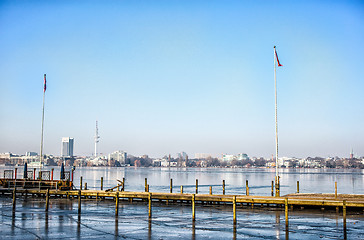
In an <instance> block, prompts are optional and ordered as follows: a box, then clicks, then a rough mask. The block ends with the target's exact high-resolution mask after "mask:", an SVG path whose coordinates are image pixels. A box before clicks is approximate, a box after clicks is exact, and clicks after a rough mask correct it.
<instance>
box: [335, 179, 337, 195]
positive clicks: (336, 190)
mask: <svg viewBox="0 0 364 240" xmlns="http://www.w3.org/2000/svg"><path fill="white" fill-rule="evenodd" d="M335 198H337V182H335Z"/></svg>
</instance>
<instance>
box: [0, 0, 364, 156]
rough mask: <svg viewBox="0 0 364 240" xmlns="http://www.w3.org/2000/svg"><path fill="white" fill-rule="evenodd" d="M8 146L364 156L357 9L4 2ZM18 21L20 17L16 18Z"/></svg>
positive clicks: (362, 29) (362, 26)
mask: <svg viewBox="0 0 364 240" xmlns="http://www.w3.org/2000/svg"><path fill="white" fill-rule="evenodd" d="M0 6H1V7H0V16H1V17H0V33H1V34H0V52H1V54H2V56H3V57H2V58H1V59H0V79H1V82H0V88H1V89H2V94H1V95H0V122H1V124H0V132H1V137H0V152H14V153H25V152H39V146H40V138H41V137H40V136H41V114H42V112H41V110H42V92H43V74H47V91H46V96H45V122H44V148H43V152H44V153H45V154H52V153H53V154H54V153H58V152H59V143H60V139H61V138H62V137H64V136H72V137H73V138H74V139H76V142H75V146H74V155H92V153H93V152H94V147H95V143H94V142H95V121H98V125H99V135H100V142H99V143H98V151H99V152H101V153H104V154H107V153H112V152H114V151H116V150H124V151H127V152H128V153H129V152H130V153H131V154H133V155H142V154H149V155H150V156H152V157H160V156H163V155H166V154H169V153H172V154H174V153H178V152H182V151H184V152H186V153H187V154H188V155H189V156H194V154H195V153H209V154H212V155H221V154H222V153H232V154H237V153H241V152H244V153H248V155H249V156H257V157H260V156H262V157H266V158H269V157H270V156H271V155H272V154H274V153H275V138H274V133H275V132H274V131H275V130H274V78H273V59H274V56H273V46H274V45H276V46H277V52H278V54H279V60H280V62H281V64H282V65H283V67H281V68H279V69H277V81H278V129H279V146H280V147H279V156H289V157H308V156H311V157H313V156H322V157H327V156H340V157H345V156H349V154H350V151H351V149H354V153H355V154H356V155H358V156H364V141H363V139H362V138H363V137H362V136H364V126H363V122H364V111H363V110H364V107H363V103H364V95H363V92H364V91H363V90H364V81H363V79H364V69H363V68H362V65H363V63H364V46H363V45H362V43H363V42H364V14H363V12H364V4H363V3H361V2H359V1H346V2H340V1H333V2H325V1H319V2H317V1H304V2H295V3H292V2H289V1H279V2H277V3H274V4H273V3H270V2H268V1H259V3H257V2H254V3H253V2H247V3H244V2H239V1H231V2H230V4H225V3H224V2H222V1H216V2H212V3H211V2H207V1H183V2H174V1H160V2H158V3H150V2H147V1H140V2H132V1H123V2H106V3H102V4H101V3H98V2H91V3H89V4H86V3H82V2H71V1H54V2H52V3H48V2H45V1H28V2H21V1H3V2H2V3H1V4H0ZM19 16H21V17H19Z"/></svg>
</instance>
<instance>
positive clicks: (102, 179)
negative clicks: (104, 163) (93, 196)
mask: <svg viewBox="0 0 364 240" xmlns="http://www.w3.org/2000/svg"><path fill="white" fill-rule="evenodd" d="M103 188H104V177H101V188H100V189H101V190H103Z"/></svg>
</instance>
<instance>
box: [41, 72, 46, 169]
mask: <svg viewBox="0 0 364 240" xmlns="http://www.w3.org/2000/svg"><path fill="white" fill-rule="evenodd" d="M45 91H46V74H44V90H43V108H42V134H41V138H40V166H41V167H42V163H43V132H44V102H45Z"/></svg>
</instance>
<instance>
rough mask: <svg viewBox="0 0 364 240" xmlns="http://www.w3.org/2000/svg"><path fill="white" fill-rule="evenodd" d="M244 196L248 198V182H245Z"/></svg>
mask: <svg viewBox="0 0 364 240" xmlns="http://www.w3.org/2000/svg"><path fill="white" fill-rule="evenodd" d="M245 194H246V195H247V196H249V182H248V180H246V182H245Z"/></svg>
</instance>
